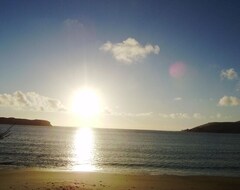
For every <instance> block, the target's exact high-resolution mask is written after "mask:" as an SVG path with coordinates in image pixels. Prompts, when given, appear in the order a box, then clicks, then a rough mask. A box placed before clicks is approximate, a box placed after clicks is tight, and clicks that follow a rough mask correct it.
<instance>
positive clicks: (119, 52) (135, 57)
mask: <svg viewBox="0 0 240 190" xmlns="http://www.w3.org/2000/svg"><path fill="white" fill-rule="evenodd" d="M100 50H102V51H105V52H109V53H111V54H112V55H113V57H114V58H115V59H116V60H117V61H119V62H122V63H125V64H132V63H133V62H136V61H140V60H142V59H143V58H145V57H146V56H147V55H149V54H151V53H153V54H159V51H160V48H159V46H158V45H151V44H147V45H145V46H143V45H141V44H140V43H139V42H138V41H137V40H135V39H134V38H128V39H126V40H124V41H123V42H120V43H115V44H114V43H112V42H110V41H108V42H106V43H105V44H103V45H102V46H101V47H100Z"/></svg>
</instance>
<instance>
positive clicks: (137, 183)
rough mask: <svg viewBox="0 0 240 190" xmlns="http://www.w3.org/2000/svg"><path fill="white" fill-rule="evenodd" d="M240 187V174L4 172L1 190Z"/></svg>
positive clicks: (0, 176) (222, 189) (207, 189)
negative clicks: (223, 175)
mask: <svg viewBox="0 0 240 190" xmlns="http://www.w3.org/2000/svg"><path fill="white" fill-rule="evenodd" d="M239 187H240V177H214V176H173V175H158V176H151V175H129V174H109V173H97V172H96V173H95V172H94V173H87V172H63V171H45V170H44V171H42V170H2V171H0V189H1V190H10V189H12V190H28V189H29V190H30V189H36V190H77V189H78V190H203V189H204V190H225V189H226V190H227V189H229V190H230V189H231V190H234V189H238V188H239Z"/></svg>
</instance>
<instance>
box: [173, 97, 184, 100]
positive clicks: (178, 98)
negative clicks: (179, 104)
mask: <svg viewBox="0 0 240 190" xmlns="http://www.w3.org/2000/svg"><path fill="white" fill-rule="evenodd" d="M173 100H174V101H181V100H182V98H181V97H176V98H174V99H173Z"/></svg>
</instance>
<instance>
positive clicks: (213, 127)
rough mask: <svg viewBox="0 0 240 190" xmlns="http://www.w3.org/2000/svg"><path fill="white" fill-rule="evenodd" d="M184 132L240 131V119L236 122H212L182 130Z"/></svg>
mask: <svg viewBox="0 0 240 190" xmlns="http://www.w3.org/2000/svg"><path fill="white" fill-rule="evenodd" d="M184 131H186V132H202V133H235V134H237V133H240V121H236V122H212V123H206V124H204V125H200V126H197V127H194V128H192V129H186V130H184Z"/></svg>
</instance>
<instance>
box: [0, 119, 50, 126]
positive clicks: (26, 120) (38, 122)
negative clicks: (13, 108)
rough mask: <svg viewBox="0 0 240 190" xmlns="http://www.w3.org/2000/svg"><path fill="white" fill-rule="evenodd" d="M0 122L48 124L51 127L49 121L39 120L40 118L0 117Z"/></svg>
mask: <svg viewBox="0 0 240 190" xmlns="http://www.w3.org/2000/svg"><path fill="white" fill-rule="evenodd" d="M0 124H14V125H35V126H49V127H51V126H52V125H51V123H50V122H49V121H47V120H40V119H34V120H30V119H20V118H14V117H10V118H6V117H0Z"/></svg>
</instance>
